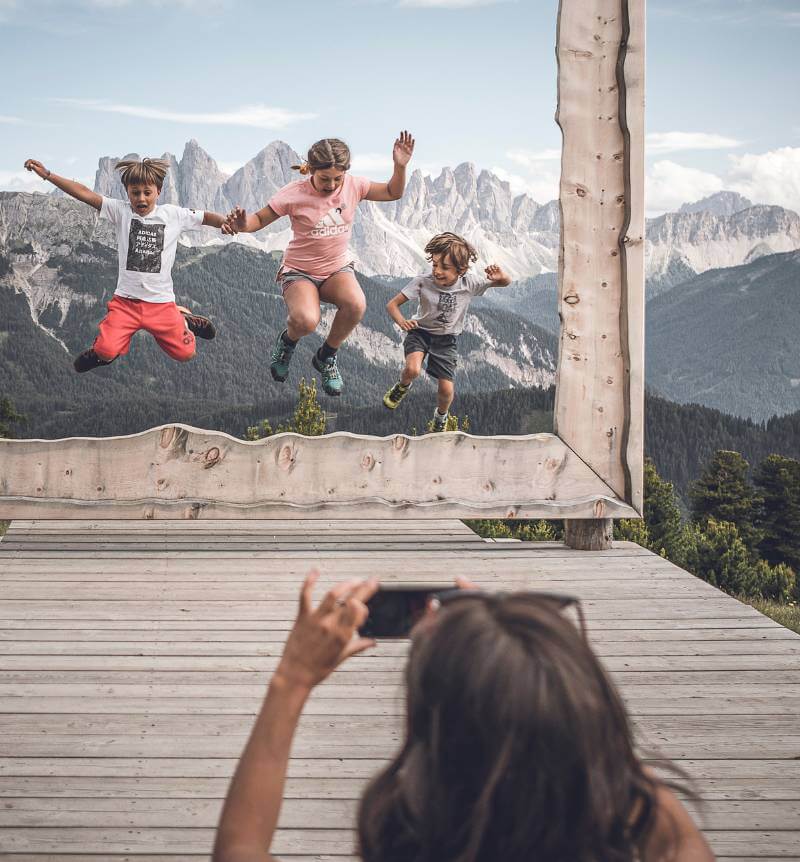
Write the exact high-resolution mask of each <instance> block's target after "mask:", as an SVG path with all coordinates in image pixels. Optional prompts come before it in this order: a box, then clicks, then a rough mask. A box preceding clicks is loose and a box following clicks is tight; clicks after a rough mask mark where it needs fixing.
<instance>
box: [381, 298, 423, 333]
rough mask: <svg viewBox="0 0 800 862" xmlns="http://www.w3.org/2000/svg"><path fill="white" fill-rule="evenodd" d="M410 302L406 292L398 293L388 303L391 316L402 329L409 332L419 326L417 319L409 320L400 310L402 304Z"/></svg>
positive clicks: (387, 306) (387, 307) (387, 308)
mask: <svg viewBox="0 0 800 862" xmlns="http://www.w3.org/2000/svg"><path fill="white" fill-rule="evenodd" d="M405 302H408V297H407V296H406V295H405V294H404V293H398V294H396V295H395V296H393V297H392V298H391V299H390V300H389V301H388V302H387V303H386V310H387V311H388V312H389V317H391V318H392V320H393V321H394V322H395V323H396V324H397V325H398V326H399V327H400V329H402V330H403V331H404V332H408V331H409V330H410V329H416V328H417V321H416V320H407V319H406V318H405V317H404V316H403V312H402V311H400V306H401V305H403V303H405Z"/></svg>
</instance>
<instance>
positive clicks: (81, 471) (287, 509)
mask: <svg viewBox="0 0 800 862" xmlns="http://www.w3.org/2000/svg"><path fill="white" fill-rule="evenodd" d="M0 477H2V478H0V517H4V518H21V517H28V518H29V517H40V518H48V517H60V518H97V517H110V518H145V519H149V518H176V519H181V518H186V519H197V518H214V517H236V518H264V517H269V516H277V517H284V518H285V517H287V516H292V515H296V516H300V517H308V516H309V515H310V514H311V515H314V514H318V515H319V516H320V517H322V518H330V517H348V516H349V517H353V516H363V517H371V518H376V517H377V518H381V517H391V518H411V519H416V520H418V519H419V518H420V512H421V511H422V512H426V513H429V514H430V515H431V516H432V517H443V516H449V517H508V518H539V517H577V518H583V517H593V518H597V517H611V516H614V517H627V516H629V515H631V514H632V513H633V512H632V510H631V509H630V507H629V506H627V505H626V504H625V503H623V502H621V501H620V500H618V499H617V495H616V494H615V493H614V491H612V490H611V489H610V488H609V487H608V486H607V485H606V484H605V483H604V482H603V481H601V480H600V479H598V477H597V476H596V475H595V473H594V472H593V471H592V470H591V469H590V468H589V467H587V466H586V465H585V464H584V463H583V462H582V461H581V460H580V458H578V457H576V455H575V454H574V453H573V452H572V451H571V449H570V448H569V447H568V446H565V445H564V443H562V442H561V440H559V439H558V438H557V437H555V436H554V435H552V434H536V435H532V436H528V437H473V436H470V435H468V434H463V433H461V432H454V433H448V434H433V435H425V436H423V437H419V438H413V437H407V436H405V435H396V436H394V437H382V438H376V437H371V438H370V437H359V436H357V435H354V434H349V433H346V432H339V433H336V434H330V435H327V436H325V437H303V436H301V435H298V434H278V435H276V436H274V437H269V438H267V439H265V440H259V441H256V442H244V441H242V440H237V439H236V438H234V437H231V436H229V435H227V434H222V433H219V432H214V431H203V430H201V429H197V428H192V427H190V426H186V425H164V426H161V427H159V428H154V429H151V430H149V431H145V432H142V433H140V434H134V435H130V436H126V437H108V438H81V437H75V438H67V439H64V440H53V441H43V440H0Z"/></svg>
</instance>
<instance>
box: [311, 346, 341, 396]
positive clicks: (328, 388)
mask: <svg viewBox="0 0 800 862" xmlns="http://www.w3.org/2000/svg"><path fill="white" fill-rule="evenodd" d="M311 364H312V365H313V366H314V368H316V369H317V371H319V373H320V374H321V375H322V388H323V389H324V390H325V392H327V393H328V395H341V394H342V388H343V386H344V383H343V382H342V375H341V374H339V366H338V365H337V363H336V355H335V354H334V355H333V356H331V357H329V358H328V359H324V360H323V359H320V358H319V356H317V354H316V353H315V354H314V358H313V359H312V360H311Z"/></svg>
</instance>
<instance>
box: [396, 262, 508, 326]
mask: <svg viewBox="0 0 800 862" xmlns="http://www.w3.org/2000/svg"><path fill="white" fill-rule="evenodd" d="M491 286H492V283H491V282H490V281H487V280H486V279H485V278H479V277H478V276H477V275H472V274H471V273H469V272H468V273H467V274H466V275H463V276H461V278H459V280H458V281H457V282H456V283H455V284H454V285H453V286H452V287H439V286H438V285H437V284H436V282H435V281H434V280H433V276H430V275H421V276H419V277H418V278H414V279H412V280H411V281H410V282H409V283H408V284H407V285H406V286H405V287H404V288H403V289H402V290H401V291H400V292H401V293H402V294H403V296H406V297H408V298H409V299H417V300H419V307H418V308H417V313H416V314H415V315H414V317H413V318H412V319H413V320H416V321H417V325H418V326H419V328H420V329H424V330H426V331H427V332H430V333H432V334H433V335H458V333H459V332H461V330H462V329H463V328H464V318H465V317H466V316H467V309H468V308H469V304H470V302H472V299H473V298H474V297H476V296H482V295H483V294H484V293H486V291H487V290H488V289H489V288H490V287H491Z"/></svg>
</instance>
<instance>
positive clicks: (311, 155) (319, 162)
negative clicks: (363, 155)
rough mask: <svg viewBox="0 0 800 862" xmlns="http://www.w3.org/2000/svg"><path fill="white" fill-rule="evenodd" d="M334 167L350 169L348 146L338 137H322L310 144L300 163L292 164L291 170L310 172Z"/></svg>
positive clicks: (343, 169) (302, 172)
mask: <svg viewBox="0 0 800 862" xmlns="http://www.w3.org/2000/svg"><path fill="white" fill-rule="evenodd" d="M330 168H336V169H337V170H339V171H349V170H350V147H348V146H347V144H346V143H345V142H344V141H341V140H339V138H322V140H320V141H317V142H316V144H312V145H311V148H310V149H309V151H308V154H307V155H306V160H305V162H303V164H302V165H292V170H293V171H300V173H301V174H310V173H313V172H314V171H325V170H329V169H330Z"/></svg>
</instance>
